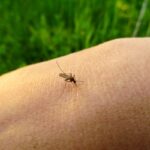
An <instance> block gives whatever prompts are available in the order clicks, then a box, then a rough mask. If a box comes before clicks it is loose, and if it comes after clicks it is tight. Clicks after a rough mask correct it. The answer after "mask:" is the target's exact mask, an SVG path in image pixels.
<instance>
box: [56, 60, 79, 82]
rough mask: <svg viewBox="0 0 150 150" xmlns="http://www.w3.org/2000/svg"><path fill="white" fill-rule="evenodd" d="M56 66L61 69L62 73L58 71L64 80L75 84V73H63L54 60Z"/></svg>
mask: <svg viewBox="0 0 150 150" xmlns="http://www.w3.org/2000/svg"><path fill="white" fill-rule="evenodd" d="M56 64H57V66H58V68H59V69H60V70H61V71H62V73H59V76H60V77H62V78H64V79H65V81H66V82H72V83H74V84H75V85H76V82H77V81H76V79H75V75H73V74H72V73H65V72H64V71H63V70H62V69H61V67H60V66H59V64H58V63H57V62H56Z"/></svg>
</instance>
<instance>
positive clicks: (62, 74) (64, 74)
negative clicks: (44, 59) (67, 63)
mask: <svg viewBox="0 0 150 150" xmlns="http://www.w3.org/2000/svg"><path fill="white" fill-rule="evenodd" d="M59 76H60V77H62V78H68V77H69V76H68V75H67V74H66V73H59Z"/></svg>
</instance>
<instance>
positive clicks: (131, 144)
mask: <svg viewBox="0 0 150 150" xmlns="http://www.w3.org/2000/svg"><path fill="white" fill-rule="evenodd" d="M56 60H57V62H59V65H60V66H61V68H62V69H63V71H64V72H65V73H73V74H75V76H76V80H77V81H78V80H79V81H83V83H82V82H77V86H75V85H74V84H73V83H70V82H65V81H64V79H63V78H61V77H59V73H61V71H60V69H59V68H58V66H57V64H56ZM149 62H150V38H139V39H138V38H131V39H118V40H113V41H109V42H106V43H103V44H100V45H98V46H95V47H92V48H89V49H86V50H83V51H80V52H77V53H73V54H70V55H67V56H64V57H60V58H58V59H54V60H51V61H47V62H42V63H38V64H34V65H30V66H27V67H24V68H21V69H18V70H16V71H13V72H10V73H8V74H5V75H3V76H1V77H0V149H1V150H32V149H37V150H49V149H50V150H109V149H111V150H113V149H114V150H117V149H118V150H120V149H121V150H126V149H127V150H133V149H136V150H142V149H144V150H148V149H150V146H149V143H150V119H149V116H150V92H149V91H150V78H149V74H150V64H149Z"/></svg>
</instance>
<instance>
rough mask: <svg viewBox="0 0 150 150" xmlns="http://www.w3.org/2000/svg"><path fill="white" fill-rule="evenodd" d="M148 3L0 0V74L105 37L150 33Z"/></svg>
mask: <svg viewBox="0 0 150 150" xmlns="http://www.w3.org/2000/svg"><path fill="white" fill-rule="evenodd" d="M148 2H149V0H141V1H138V0H89V1H88V0H43V1H42V0H32V1H31V0H14V1H12V0H0V74H2V73H5V72H7V71H10V70H13V69H15V68H18V67H21V66H25V65H27V64H31V63H35V62H40V61H44V60H48V59H51V58H55V57H58V56H62V55H66V54H68V53H71V52H74V51H78V50H81V49H83V48H87V47H91V46H93V45H96V44H99V43H101V42H104V41H107V40H110V39H114V38H118V37H132V36H150V13H149V11H150V4H149V3H148ZM144 3H145V4H144ZM143 4H144V5H143ZM142 6H145V8H144V11H143V14H142V15H143V16H142V17H141V20H139V22H138V18H139V16H140V14H141V8H142ZM135 28H136V30H137V31H135Z"/></svg>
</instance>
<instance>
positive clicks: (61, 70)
mask: <svg viewBox="0 0 150 150" xmlns="http://www.w3.org/2000/svg"><path fill="white" fill-rule="evenodd" d="M56 64H57V66H58V68H59V69H60V70H61V71H62V72H63V73H65V72H64V71H63V70H62V69H61V67H60V66H59V64H58V62H57V61H56Z"/></svg>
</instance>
